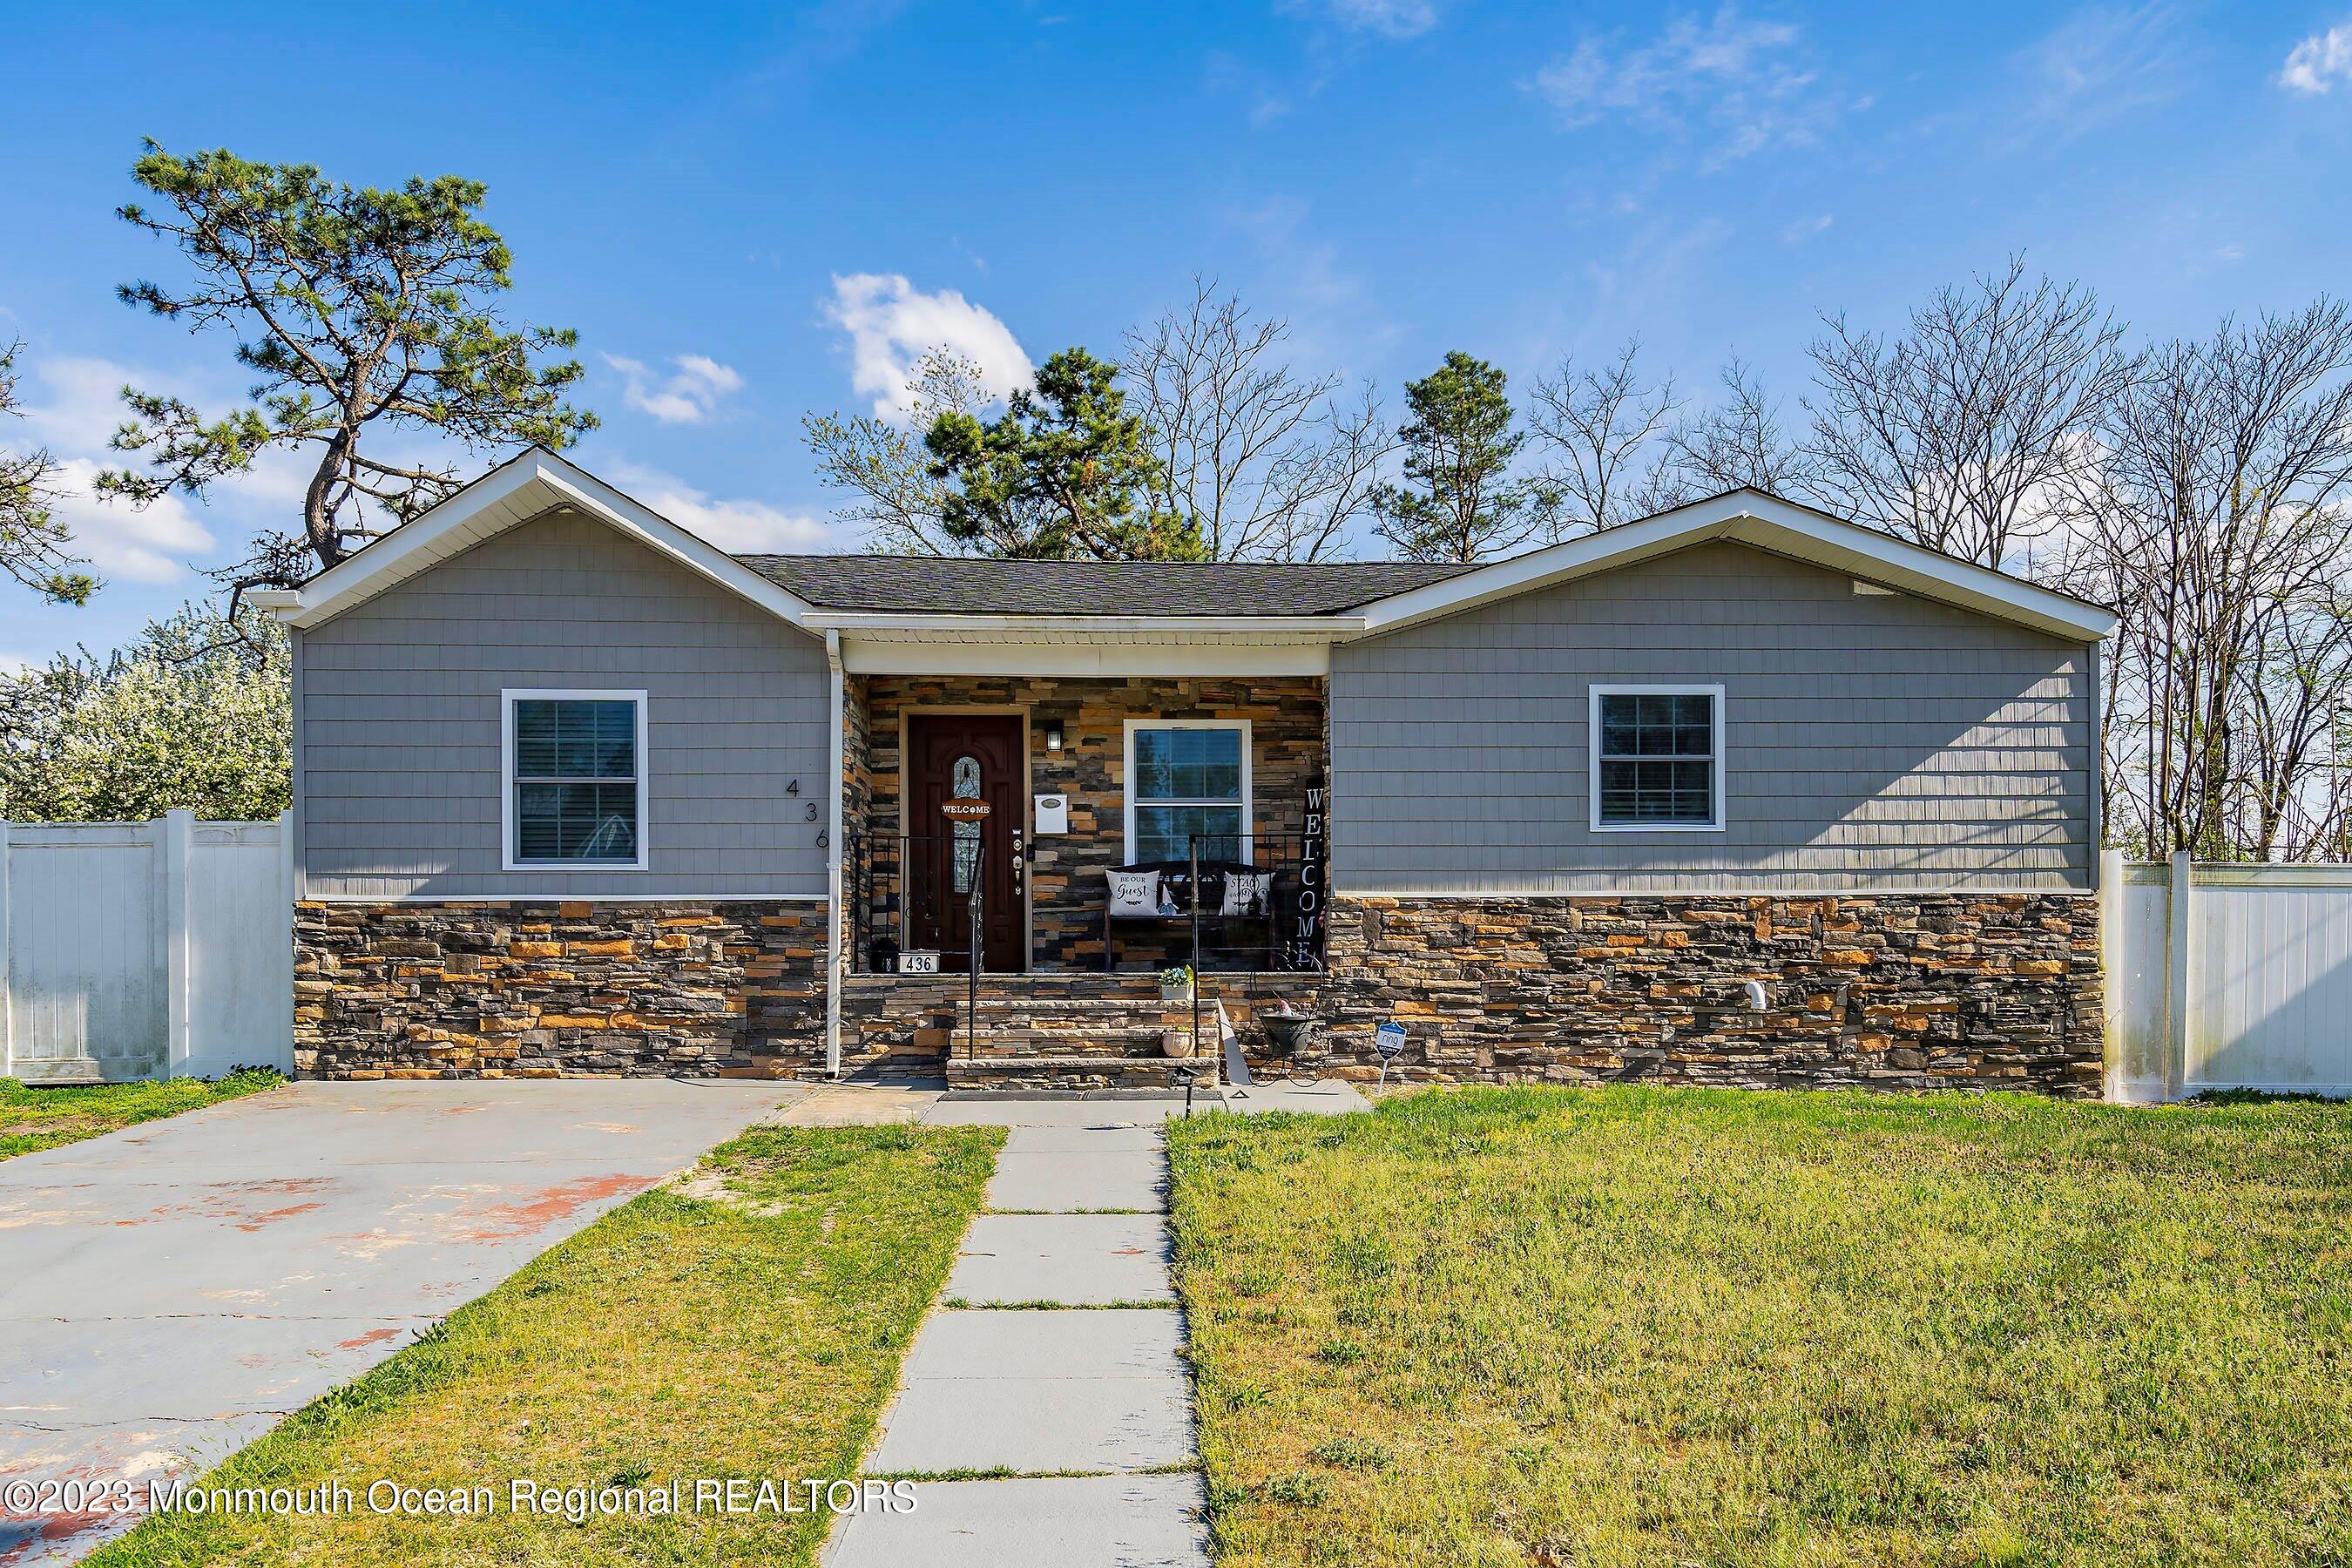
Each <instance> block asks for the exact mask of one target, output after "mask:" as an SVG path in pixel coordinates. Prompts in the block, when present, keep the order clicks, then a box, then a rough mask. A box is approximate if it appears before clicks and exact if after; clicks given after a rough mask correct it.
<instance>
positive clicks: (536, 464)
mask: <svg viewBox="0 0 2352 1568" xmlns="http://www.w3.org/2000/svg"><path fill="white" fill-rule="evenodd" d="M508 502H513V503H516V504H515V506H514V508H513V510H514V512H515V515H513V516H511V517H508V518H505V519H503V520H500V521H496V522H495V523H491V524H488V525H487V526H486V525H485V524H484V521H483V520H484V514H485V513H488V512H489V511H491V510H493V509H495V508H497V507H499V506H500V505H501V504H503V503H508ZM560 506H569V507H572V509H574V510H579V511H582V512H584V513H586V514H587V515H589V516H591V517H593V518H595V519H597V520H598V521H602V522H604V523H605V524H606V525H607V526H609V527H611V528H613V529H614V530H616V531H619V532H621V533H623V534H625V535H627V536H628V537H630V538H631V539H634V540H635V541H636V542H638V543H640V544H643V545H646V547H647V548H649V549H652V550H655V551H657V552H660V553H662V554H663V555H666V556H667V557H669V558H670V559H671V560H673V561H676V562H677V563H679V564H680V565H683V566H685V567H687V568H688V570H689V571H693V572H696V573H698V574H700V575H702V576H704V577H707V578H709V580H710V581H712V582H713V583H716V584H719V586H720V587H723V588H725V589H727V590H729V591H730V593H733V594H736V595H739V596H740V597H742V598H745V599H748V600H750V601H751V603H753V604H755V605H759V606H760V607H761V608H762V609H764V610H767V611H769V612H771V613H772V614H773V615H776V616H780V617H782V619H784V620H787V621H791V622H794V623H796V624H797V623H798V622H799V621H800V620H801V619H802V617H803V616H805V615H806V614H807V613H808V605H805V604H803V602H802V601H801V600H800V599H799V598H797V597H796V596H794V595H791V594H788V593H786V592H784V590H783V589H782V588H780V587H778V586H776V584H773V583H771V582H769V581H768V580H767V579H766V578H765V577H762V576H761V575H760V574H758V573H756V572H754V571H752V570H751V568H750V567H748V566H746V565H744V564H743V563H740V562H739V561H737V560H735V559H734V558H733V557H731V556H730V555H728V554H726V553H725V552H722V551H719V550H717V549H714V548H713V547H712V546H710V545H709V544H708V543H706V542H703V541H702V540H700V539H698V538H696V537H695V536H694V535H693V534H691V533H688V531H686V530H684V529H682V528H680V527H678V526H677V524H676V523H674V522H672V521H669V520H668V519H667V518H665V517H663V516H661V515H660V514H659V513H658V512H656V511H654V510H651V509H650V508H648V507H646V505H644V503H642V502H640V501H637V500H634V499H632V498H631V497H629V496H626V495H624V494H623V493H622V492H621V491H619V490H616V489H614V488H613V487H612V486H610V485H608V484H606V483H605V482H604V480H602V479H598V478H596V476H595V475H593V474H591V473H589V472H588V471H587V470H586V469H584V468H580V467H579V466H577V465H576V464H573V463H570V462H567V461H565V460H564V459H563V458H560V457H557V456H556V455H555V454H554V453H552V452H549V451H545V450H543V449H540V448H533V449H531V450H530V451H527V452H524V453H522V454H520V456H517V457H515V458H510V459H509V460H508V461H507V462H505V463H502V464H500V465H499V467H498V468H493V469H491V470H490V471H489V472H488V473H487V474H485V475H483V476H482V477H481V478H480V479H476V480H475V481H474V482H473V483H472V484H470V485H467V487H466V488H465V489H462V490H459V491H458V492H457V494H456V495H453V496H451V497H450V498H449V499H448V500H445V501H443V502H442V503H441V504H440V505H438V506H436V507H435V508H433V509H432V510H430V511H427V512H425V514H424V515H423V516H421V517H419V518H417V519H416V520H415V521H414V522H411V523H408V524H407V525H405V526H404V527H401V528H397V529H394V531H392V532H390V533H388V534H386V535H385V536H384V537H383V538H382V539H379V540H377V541H376V542H374V543H373V544H371V545H369V546H368V547H367V548H366V549H364V550H362V551H361V552H358V553H357V554H355V555H352V557H351V558H349V559H348V560H345V561H343V562H341V563H338V564H336V565H334V566H331V567H329V568H328V569H327V570H326V571H324V572H322V573H320V574H319V575H318V576H316V577H313V578H312V579H310V582H308V583H306V584H303V585H302V587H301V588H300V589H299V591H298V592H299V605H297V606H296V607H293V608H291V609H289V608H287V607H284V606H283V605H274V606H272V607H273V608H275V609H276V613H277V614H278V616H279V618H281V619H283V620H285V621H287V622H288V623H289V624H290V625H293V626H316V625H317V624H318V623H320V621H323V620H326V619H327V618H328V617H330V616H335V615H339V614H341V612H342V611H344V610H348V609H350V608H351V607H352V605H357V604H360V603H362V601H364V600H366V599H368V598H371V597H373V595H376V594H378V593H381V592H383V590H384V589H385V588H388V587H390V586H392V585H393V584H396V583H400V582H404V581H405V580H406V579H408V578H410V577H413V576H415V574H417V573H419V572H421V571H423V570H425V568H426V567H428V566H431V565H433V564H435V563H438V562H441V561H444V560H446V559H447V558H448V557H450V556H452V555H455V554H457V552H460V551H462V550H465V549H468V548H470V547H471V546H473V545H475V544H477V543H479V542H481V541H482V540H484V539H488V538H489V537H491V536H493V535H494V534H497V533H501V532H503V531H506V530H507V529H509V528H511V527H514V526H516V525H517V524H519V523H521V522H524V521H529V520H530V518H532V517H535V516H538V515H539V514H540V513H541V512H545V511H548V510H552V509H554V508H556V507H560Z"/></svg>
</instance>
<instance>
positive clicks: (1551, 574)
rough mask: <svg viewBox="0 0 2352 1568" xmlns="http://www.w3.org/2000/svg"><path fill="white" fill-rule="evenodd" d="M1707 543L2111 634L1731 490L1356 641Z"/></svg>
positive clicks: (2045, 624) (1466, 579)
mask: <svg viewBox="0 0 2352 1568" xmlns="http://www.w3.org/2000/svg"><path fill="white" fill-rule="evenodd" d="M1711 539H1728V540H1732V541H1735V542H1738V543H1741V544H1748V545H1752V546H1754V547H1756V548H1757V549H1759V550H1768V551H1770V552H1773V553H1775V554H1779V555H1787V556H1791V557H1794V558H1795V559H1798V560H1801V561H1807V562H1811V563H1813V564H1815V565H1818V566H1824V567H1828V568H1829V569H1831V570H1832V571H1837V572H1843V573H1846V574H1850V575H1852V576H1855V577H1861V578H1865V579H1867V580H1869V581H1871V582H1874V583H1883V584H1886V585H1887V586H1889V587H1894V588H1900V589H1902V590H1903V591H1904V592H1906V593H1909V594H1915V595H1918V596H1919V597H1920V598H1923V599H1933V600H1937V601H1938V602H1939V603H1942V604H1947V605H1958V607H1960V608H1961V609H1966V610H1974V611H1976V612H1977V613H1978V614H1979V615H1984V616H1992V617H1993V618H1994V619H1996V620H2003V621H2011V622H2014V623H2015V624H2017V625H2019V626H2031V627H2032V628H2034V629H2035V630H2037V631H2043V632H2048V633H2051V634H2052V635H2053V636H2057V637H2077V638H2081V639H2084V640H2086V641H2090V640H2098V639H2103V638H2105V637H2108V636H2110V635H2112V634H2113V633H2114V631H2115V629H2116V616H2115V612H2114V611H2112V610H2109V609H2106V608H2105V607H2104V606H2102V605H2094V604H2091V603H2089V602H2088V601H2086V600H2083V599H2077V598H2074V597H2072V596H2071V595H2065V594H2056V593H2053V592H2051V591H2050V590H2049V589H2047V588H2037V587H2035V586H2034V585H2033V584H2031V583H2028V582H2025V581H2023V580H2022V579H2021V578H2016V577H2011V576H2010V575H2008V574H2006V573H2001V572H1994V571H1991V570H1989V569H1988V568H1985V567H1982V566H1977V565H1972V564H1970V563H1968V562H1966V561H1960V560H1957V559H1955V558H1954V557H1952V556H1949V555H1945V554H1941V553H1939V552H1936V551H1933V550H1927V549H1924V548H1922V547H1921V546H1919V545H1916V544H1911V543H1906V542H1905V541H1903V540H1900V539H1896V538H1894V537H1893V536H1891V535H1889V534H1885V533H1881V532H1879V531H1877V530H1876V529H1872V528H1864V527H1862V526H1860V525H1859V524H1857V523H1851V522H1845V521H1840V520H1839V519H1837V518H1833V517H1831V516H1829V515H1828V514H1827V513H1825V512H1818V511H1815V510H1812V509H1811V508H1810V507H1801V506H1798V505H1796V504H1794V503H1793V502H1790V501H1785V500H1780V498H1779V497H1777V496H1770V495H1767V494H1765V493H1764V492H1763V491H1761V490H1752V489H1750V490H1732V491H1730V492H1728V493H1727V494H1724V495H1719V496H1714V497H1710V498H1709V499H1707V500H1702V501H1694V502H1693V503H1691V504H1690V505H1688V506H1685V507H1679V508H1676V509H1675V510H1673V511H1666V512H1660V513H1659V514H1658V515H1657V516H1655V517H1649V518H1643V520H1642V521H1639V522H1629V523H1626V524H1624V525H1623V526H1622V527H1618V528H1608V529H1603V530H1601V531H1600V532H1597V533H1588V534H1586V535H1584V536H1583V537H1582V538H1580V539H1571V540H1569V541H1567V542H1564V543H1560V544H1554V545H1551V546H1549V547H1548V548H1546V549H1543V550H1537V551H1531V552H1528V554H1525V555H1518V556H1514V557H1513V558H1511V559H1510V560H1508V561H1497V562H1496V563H1494V564H1493V565H1491V566H1482V567H1480V568H1478V570H1476V571H1475V572H1465V573H1464V574H1462V575H1460V576H1459V577H1449V578H1447V579H1445V580H1444V582H1442V583H1433V584H1429V585H1428V586H1427V587H1424V588H1415V589H1412V590H1411V591H1410V592H1408V593H1403V594H1397V595H1391V597H1389V598H1385V599H1376V600H1374V601H1373V602H1371V603H1370V604H1368V605H1358V606H1357V608H1356V612H1355V614H1356V616H1359V617H1360V618H1361V619H1362V621H1363V622H1364V630H1363V632H1362V633H1360V634H1359V635H1362V636H1368V637H1377V636H1379V635H1380V634H1381V633H1382V632H1391V631H1396V630H1399V629H1401V628H1402V627H1405V626H1412V625H1415V624H1416V623H1418V622H1421V621H1426V620H1431V619H1433V618H1435V617H1437V616H1451V615H1458V614H1460V613H1461V612H1462V611H1464V610H1468V609H1475V608H1476V607H1477V606H1479V605H1486V604H1491V603H1493V602H1494V601H1496V600H1497V599H1507V598H1509V597H1512V596H1513V595H1518V594H1526V593H1531V592H1533V591H1534V590H1536V589H1538V588H1548V587H1551V586H1553V585H1554V584H1560V583H1567V582H1572V581H1574V580H1575V579H1577V578H1580V577H1589V576H1591V575H1593V574H1596V573H1601V572H1606V571H1609V570H1610V569H1612V568H1613V567H1618V566H1628V565H1631V564H1633V563H1635V562H1637V561H1644V560H1647V559H1649V558H1650V557H1652V556H1655V555H1664V554H1665V553H1667V552H1670V551H1675V550H1681V549H1685V548H1686V547H1688V546H1690V545H1693V544H1698V543H1703V542H1706V541H1707V540H1711Z"/></svg>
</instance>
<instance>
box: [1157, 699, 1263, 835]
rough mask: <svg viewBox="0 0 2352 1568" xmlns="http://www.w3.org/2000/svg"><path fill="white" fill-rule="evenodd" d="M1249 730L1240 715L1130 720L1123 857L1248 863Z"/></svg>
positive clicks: (1246, 722)
mask: <svg viewBox="0 0 2352 1568" xmlns="http://www.w3.org/2000/svg"><path fill="white" fill-rule="evenodd" d="M1249 756H1250V728H1249V724H1248V721H1245V720H1225V719H1218V720H1208V719H1130V720H1129V721H1128V725H1127V858H1128V862H1129V864H1130V865H1132V864H1135V863H1136V862H1139V861H1145V860H1181V859H1183V858H1186V857H1187V856H1189V855H1190V854H1192V836H1193V835H1194V834H1200V835H1202V841H1201V858H1202V859H1203V860H1240V861H1244V862H1246V861H1248V860H1249V859H1250V858H1251V855H1250V838H1249V831H1250V763H1249Z"/></svg>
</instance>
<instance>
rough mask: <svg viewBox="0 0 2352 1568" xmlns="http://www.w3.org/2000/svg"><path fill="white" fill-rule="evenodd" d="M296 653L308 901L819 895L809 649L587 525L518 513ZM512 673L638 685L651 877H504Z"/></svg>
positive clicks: (314, 630)
mask: <svg viewBox="0 0 2352 1568" xmlns="http://www.w3.org/2000/svg"><path fill="white" fill-rule="evenodd" d="M298 647H299V652H298V654H297V668H298V675H297V681H296V686H295V690H296V692H297V694H298V700H299V704H300V712H301V718H302V722H301V729H300V733H299V745H300V753H299V757H300V760H299V771H298V773H297V780H298V790H299V795H300V800H299V817H300V823H301V854H302V863H303V868H304V873H305V875H304V885H305V891H306V893H307V894H308V896H310V897H314V898H333V897H353V898H390V897H400V896H407V895H415V896H428V897H446V898H472V897H505V896H514V895H518V894H524V893H542V894H558V895H574V896H581V897H588V896H594V895H621V896H632V897H650V896H656V895H669V896H681V895H683V896H698V897H714V896H719V895H726V894H737V895H744V896H769V897H778V896H793V895H803V896H805V895H820V894H822V893H823V892H824V850H823V849H821V848H820V847H818V846H817V842H816V837H817V833H818V831H819V829H820V828H822V827H823V826H824V824H823V823H822V822H810V821H808V820H806V816H807V807H808V805H810V804H811V803H814V804H815V805H817V806H818V808H819V810H820V812H822V810H823V807H824V800H825V772H826V769H827V768H828V767H829V766H830V765H831V756H832V752H831V748H830V747H829V746H828V745H827V744H826V741H825V719H826V711H827V706H826V705H827V695H828V681H829V676H828V672H827V669H826V668H825V660H824V645H823V644H822V643H820V642H818V641H817V640H816V639H814V637H809V636H807V635H806V634H805V633H803V632H800V631H797V630H795V629H794V628H793V627H791V626H786V625H784V624H783V623H782V622H781V621H779V620H777V619H776V618H775V617H774V616H771V615H769V614H768V613H767V612H765V611H763V610H760V609H757V608H755V607H753V606H752V605H749V604H747V603H745V602H744V601H742V600H740V599H739V598H737V597H736V596H734V595H731V594H730V593H728V592H726V591H725V590H724V589H721V588H719V587H717V586H715V585H713V584H709V583H707V582H705V581H704V580H703V579H701V578H700V577H698V576H697V575H695V574H693V573H691V572H688V571H687V570H686V569H685V568H683V567H680V566H678V565H676V564H674V563H671V562H668V561H667V560H665V559H663V558H662V557H660V556H658V555H656V553H655V552H652V551H650V550H647V549H646V548H645V547H643V546H642V545H637V544H634V543H631V542H629V541H627V540H626V539H625V538H623V537H622V536H620V535H619V534H617V533H614V531H612V530H610V529H608V528H606V527H604V526H603V525H602V524H601V523H597V522H593V521H588V520H586V519H583V518H579V517H575V516H570V515H567V514H562V513H556V514H551V515H549V516H547V517H543V518H541V519H538V520H536V521H531V522H528V523H524V524H522V525H520V527H517V528H515V529H512V530H510V531H508V532H505V533H503V534H500V535H499V536H497V537H496V538H493V539H491V540H488V541H487V542H484V543H482V544H480V545H478V546H477V547H476V548H474V549H473V550H470V551H467V552H466V553H464V554H463V555H460V556H457V557H456V558H454V559H452V560H450V561H448V562H446V563H442V564H441V565H439V566H437V567H435V568H433V569H432V570H430V571H428V572H426V573H425V574H422V575H420V576H417V577H415V578H412V579H410V580H409V581H408V582H405V583H403V584H399V585H398V586H396V587H394V588H392V589H389V590H387V591H386V592H384V593H383V594H382V595H378V596H377V597H375V598H373V599H370V600H368V601H367V602H366V603H364V604H362V605H357V606H355V607H353V608H352V609H351V610H349V611H347V612H345V613H344V614H342V615H340V616H335V617H334V618H333V619H331V620H329V621H326V622H324V623H322V624H321V625H319V626H313V627H311V628H310V629H309V630H308V631H306V632H305V633H303V635H302V637H301V638H300V640H299V645H298ZM515 687H586V688H620V689H635V688H643V689H645V690H646V694H647V712H646V719H647V723H648V730H649V735H648V740H649V758H650V768H651V772H650V779H649V782H650V785H651V788H650V791H649V794H650V802H649V828H648V832H649V843H650V845H651V856H650V860H651V864H650V867H649V868H648V869H646V870H644V871H609V870H597V871H554V870H530V871H503V870H501V869H499V826H500V812H501V807H502V799H501V795H500V787H501V786H500V779H499V691H500V690H501V689H507V688H515ZM795 778H797V779H799V780H800V782H801V788H800V793H799V794H798V795H791V796H788V795H785V794H784V793H783V792H784V788H785V785H786V784H788V783H789V782H790V781H791V780H793V779H795Z"/></svg>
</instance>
